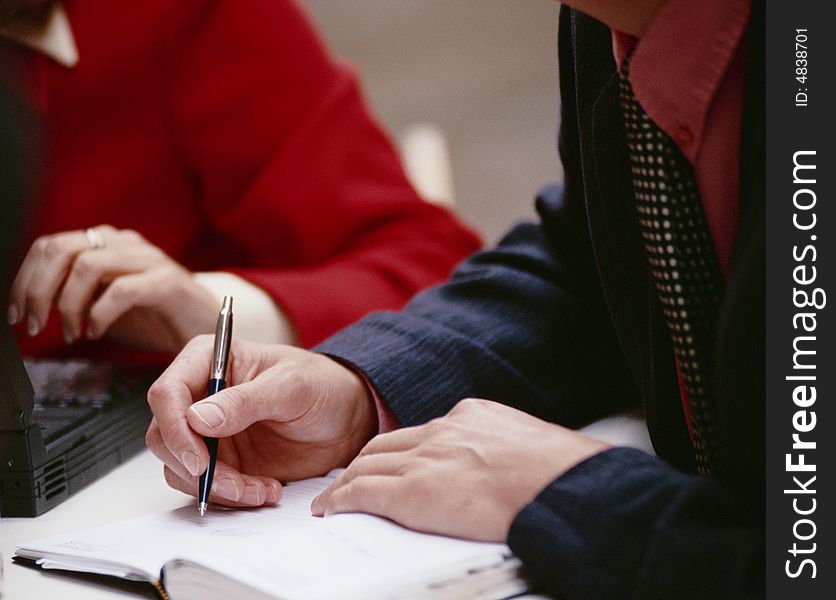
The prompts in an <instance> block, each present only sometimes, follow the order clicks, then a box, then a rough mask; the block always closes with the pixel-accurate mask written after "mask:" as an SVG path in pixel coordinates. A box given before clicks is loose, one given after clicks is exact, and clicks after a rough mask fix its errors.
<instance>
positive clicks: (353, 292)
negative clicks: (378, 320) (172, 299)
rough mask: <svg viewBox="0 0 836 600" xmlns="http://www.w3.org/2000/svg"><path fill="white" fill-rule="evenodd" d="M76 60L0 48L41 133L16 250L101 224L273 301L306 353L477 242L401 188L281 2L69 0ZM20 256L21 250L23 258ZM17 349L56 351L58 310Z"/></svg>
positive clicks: (347, 92)
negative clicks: (39, 164) (237, 279)
mask: <svg viewBox="0 0 836 600" xmlns="http://www.w3.org/2000/svg"><path fill="white" fill-rule="evenodd" d="M66 10H67V14H68V17H69V21H70V23H71V26H72V30H73V35H74V37H75V42H76V46H77V48H78V54H79V62H78V64H77V65H76V66H75V67H73V68H67V67H64V66H62V65H60V64H58V63H57V62H55V61H53V60H52V59H50V58H48V57H47V56H45V55H42V54H39V53H37V52H33V51H31V50H29V49H27V48H24V47H23V46H19V45H17V44H15V43H13V42H9V41H3V40H0V77H2V78H3V80H4V82H5V83H6V84H7V85H10V86H11V87H12V88H13V89H15V90H17V91H18V92H19V93H20V94H22V95H23V96H25V97H26V98H27V99H28V100H29V102H30V103H31V105H32V106H33V107H34V108H35V110H36V111H37V112H38V113H39V114H40V116H41V117H42V120H43V123H44V129H45V131H44V134H45V144H44V154H45V156H44V165H43V175H42V178H41V182H42V185H41V188H40V189H39V190H37V193H36V199H35V202H36V205H35V206H36V210H34V211H32V223H31V224H30V227H29V235H28V242H31V241H32V240H33V239H34V238H35V237H36V236H38V235H42V234H46V233H52V232H59V231H66V230H73V229H80V228H86V227H90V226H93V225H99V224H104V223H107V224H111V225H113V226H115V227H119V228H131V229H135V230H138V231H140V232H141V233H142V234H143V235H144V236H145V237H146V238H147V239H148V240H149V241H150V242H151V243H153V244H155V245H157V246H158V247H160V248H161V249H163V250H164V251H165V252H166V253H168V254H169V255H170V256H171V257H172V258H174V259H175V260H177V261H178V262H180V263H181V264H183V265H184V266H185V267H186V268H188V269H190V270H192V271H228V272H232V273H235V274H238V275H240V276H242V277H244V278H245V279H246V280H248V281H250V282H251V283H254V284H255V285H257V286H258V287H260V288H262V289H263V290H265V291H266V292H268V293H269V294H270V296H271V297H272V298H273V299H274V301H275V302H276V303H277V305H278V306H280V308H281V309H282V310H283V312H284V313H285V314H286V315H287V316H288V317H289V318H290V320H291V322H292V323H293V325H294V327H295V329H296V332H297V334H298V337H299V339H300V341H301V343H302V345H304V346H311V345H313V344H315V343H316V342H318V341H320V340H322V339H324V338H325V337H327V336H328V335H330V334H331V333H334V332H335V331H337V330H338V329H340V328H342V327H344V326H346V325H348V324H350V323H351V322H353V321H355V320H356V319H358V318H359V317H361V316H362V315H364V314H365V313H367V312H369V311H370V310H373V309H388V308H398V307H400V306H401V305H402V304H403V303H404V302H405V301H406V300H407V299H408V298H409V297H410V296H411V295H412V294H413V293H414V292H416V291H417V290H419V289H420V288H422V287H425V286H427V285H429V284H432V283H434V282H438V281H440V280H443V279H444V278H445V277H446V276H447V275H448V273H449V271H450V270H451V268H452V267H453V265H455V264H456V263H457V262H458V261H459V260H460V259H462V258H463V257H464V256H466V255H467V254H469V253H470V252H472V251H473V250H475V249H476V248H477V247H478V239H477V238H476V236H475V235H474V234H473V233H472V232H471V231H469V230H468V229H467V228H465V227H464V226H462V225H461V224H460V223H458V222H457V221H456V220H455V218H454V217H453V216H451V215H450V214H449V213H448V212H446V211H445V210H444V209H442V208H439V207H437V206H434V205H431V204H428V203H426V202H424V201H422V200H421V199H420V198H419V197H418V195H417V194H416V192H415V191H414V190H413V189H412V187H411V186H410V185H409V183H408V182H407V180H406V178H405V176H404V174H403V172H402V169H401V166H400V163H399V161H398V158H397V153H396V151H395V149H394V148H393V146H392V144H391V142H390V140H389V139H388V138H387V136H386V135H385V134H384V133H383V132H382V131H381V129H380V127H379V126H378V125H377V124H376V123H375V121H374V120H373V119H372V118H371V116H370V115H369V112H368V109H367V107H366V105H365V103H364V100H363V98H362V96H361V93H360V90H359V86H358V83H357V78H356V76H355V75H354V73H353V71H352V70H351V69H349V68H348V67H346V66H344V65H340V64H337V63H335V62H334V61H333V60H332V58H331V57H329V56H328V54H327V53H326V50H325V49H324V47H323V45H322V44H321V42H320V40H319V39H318V37H317V35H316V34H315V32H314V30H313V29H312V27H311V25H310V23H309V22H308V20H307V19H306V18H305V15H304V14H303V13H302V12H301V11H300V9H299V8H298V7H297V6H296V5H295V4H293V3H292V2H290V1H287V0H253V1H252V2H246V3H242V2H234V1H232V0H220V1H210V0H183V1H179V0H178V1H177V2H171V1H170V0H143V1H142V2H112V1H110V0H69V1H68V2H66ZM26 248H28V243H27V244H26V246H25V247H23V248H22V251H25V249H26ZM18 333H19V334H20V335H19V336H18V339H19V342H20V345H21V347H22V351H23V352H24V353H26V354H30V355H31V354H34V355H44V354H56V353H64V354H66V353H74V354H86V355H100V354H104V353H108V354H110V352H111V351H112V349H111V348H108V345H107V344H102V343H99V344H98V345H97V346H96V347H93V346H87V345H86V343H84V342H81V343H79V344H75V345H73V346H72V347H71V348H66V347H65V346H64V343H63V341H62V336H61V332H60V326H59V324H58V319H57V317H56V315H55V314H53V315H52V317H51V318H50V323H49V325H48V327H47V330H46V331H45V332H44V333H42V334H40V335H39V336H37V337H36V338H34V339H29V338H28V337H27V336H26V335H25V334H24V333H23V331H22V328H21V329H20V330H19V331H18Z"/></svg>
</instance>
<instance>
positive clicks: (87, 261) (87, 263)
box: [72, 252, 98, 279]
mask: <svg viewBox="0 0 836 600" xmlns="http://www.w3.org/2000/svg"><path fill="white" fill-rule="evenodd" d="M72 270H73V273H74V274H75V275H76V277H79V278H81V279H86V278H88V277H91V276H95V274H96V272H97V270H98V269H97V261H96V257H95V256H94V255H93V253H91V252H82V253H81V254H79V255H78V256H77V257H76V259H75V260H74V261H73V269H72Z"/></svg>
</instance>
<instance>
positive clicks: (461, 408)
mask: <svg viewBox="0 0 836 600" xmlns="http://www.w3.org/2000/svg"><path fill="white" fill-rule="evenodd" d="M483 402H484V400H480V399H479V398H465V399H463V400H460V401H459V402H458V404H456V406H455V407H454V408H453V410H454V411H456V412H469V411H472V410H475V409H478V408H479V407H480V406H481V405H482V403H483Z"/></svg>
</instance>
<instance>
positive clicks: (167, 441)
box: [146, 336, 377, 506]
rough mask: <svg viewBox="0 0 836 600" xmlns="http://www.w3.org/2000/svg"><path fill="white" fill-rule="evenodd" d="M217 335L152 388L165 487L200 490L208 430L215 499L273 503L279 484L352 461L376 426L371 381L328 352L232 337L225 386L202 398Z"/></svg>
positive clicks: (189, 349) (155, 447)
mask: <svg viewBox="0 0 836 600" xmlns="http://www.w3.org/2000/svg"><path fill="white" fill-rule="evenodd" d="M213 348H214V343H213V338H212V336H200V337H197V338H195V339H194V340H192V341H191V342H190V343H189V344H188V345H187V346H186V348H185V349H184V350H183V351H182V352H181V353H180V355H179V356H178V357H177V358H176V359H175V360H174V362H173V363H172V364H171V365H170V366H169V368H168V369H167V370H166V371H165V373H163V375H162V376H161V377H160V378H159V379H158V380H157V382H156V383H154V385H153V386H152V387H151V389H150V390H149V391H148V402H149V404H150V405H151V409H152V410H153V412H154V419H153V421H152V422H151V426H150V427H149V428H148V433H147V435H146V442H147V444H148V447H149V448H150V449H151V451H152V452H153V453H154V454H155V455H156V456H157V457H158V458H159V459H160V460H162V461H163V463H165V469H164V471H165V478H166V481H167V482H168V484H169V485H171V486H172V487H174V488H176V489H178V490H181V491H183V492H185V493H187V494H192V495H196V494H197V490H198V477H199V476H200V474H202V473H203V472H204V471H205V470H206V468H207V466H208V462H209V455H208V452H207V449H206V444H205V443H204V441H203V437H204V436H205V437H210V438H211V437H214V438H220V444H219V447H218V460H217V465H216V468H215V474H214V483H213V485H212V494H211V495H210V500H211V501H213V502H217V503H219V504H224V505H227V506H261V505H268V504H275V503H276V502H278V500H279V498H280V497H281V483H280V482H282V481H292V480H296V479H303V478H305V477H313V476H316V475H322V474H324V473H327V472H328V471H329V470H330V469H332V468H336V467H344V466H346V465H348V463H349V462H350V461H351V459H352V458H354V456H356V455H357V453H358V452H359V451H360V450H361V449H362V448H363V446H364V445H365V444H366V442H368V440H369V439H371V437H372V436H373V435H374V434H375V433H376V432H377V416H376V411H375V407H374V401H373V399H372V398H371V397H370V396H369V393H368V391H367V389H366V386H365V383H364V382H363V381H362V380H361V379H360V378H359V377H358V376H357V375H356V374H355V373H353V372H352V371H351V370H349V369H347V368H345V367H343V366H342V365H340V364H339V363H337V362H335V361H333V360H331V359H330V358H328V357H326V356H322V355H319V354H315V353H312V352H308V351H305V350H300V349H298V348H293V347H290V346H265V345H261V344H254V343H250V342H243V341H233V342H232V347H231V351H230V357H229V365H228V371H227V379H226V381H227V385H228V386H229V387H228V388H227V389H224V390H222V391H220V392H218V393H217V394H215V395H213V396H210V397H208V398H205V399H202V398H204V396H205V394H206V382H207V380H208V379H209V378H210V376H211V373H210V370H211V363H212V355H213Z"/></svg>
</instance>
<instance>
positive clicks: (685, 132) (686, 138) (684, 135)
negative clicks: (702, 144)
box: [676, 125, 694, 146]
mask: <svg viewBox="0 0 836 600" xmlns="http://www.w3.org/2000/svg"><path fill="white" fill-rule="evenodd" d="M693 141H694V133H693V132H692V131H691V130H690V129H689V128H688V127H685V126H684V125H683V126H680V128H679V129H678V130H677V131H676V142H677V143H678V144H679V145H680V146H690V145H691V144H692V143H693Z"/></svg>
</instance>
